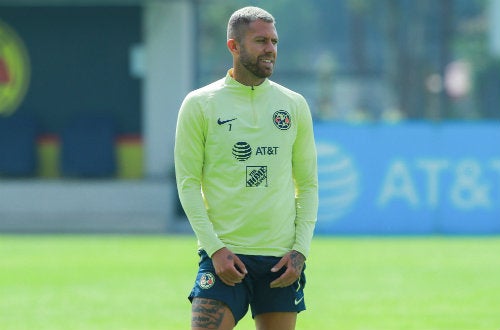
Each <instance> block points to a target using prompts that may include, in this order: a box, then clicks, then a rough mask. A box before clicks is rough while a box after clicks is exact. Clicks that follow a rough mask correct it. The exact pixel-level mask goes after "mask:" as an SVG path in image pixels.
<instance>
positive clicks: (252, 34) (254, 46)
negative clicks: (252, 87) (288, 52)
mask: <svg viewBox="0 0 500 330" xmlns="http://www.w3.org/2000/svg"><path fill="white" fill-rule="evenodd" d="M240 47H241V49H240V56H239V60H240V63H241V65H242V66H243V67H245V68H246V69H247V70H248V71H249V72H251V73H252V74H253V75H254V76H256V77H258V78H267V77H269V76H271V75H272V74H273V70H274V64H275V62H276V56H277V53H278V35H277V33H276V28H275V27H274V24H273V23H267V22H264V21H262V20H257V21H254V22H252V23H250V24H249V26H248V30H247V31H246V34H245V35H244V37H243V40H242V42H241V45H240Z"/></svg>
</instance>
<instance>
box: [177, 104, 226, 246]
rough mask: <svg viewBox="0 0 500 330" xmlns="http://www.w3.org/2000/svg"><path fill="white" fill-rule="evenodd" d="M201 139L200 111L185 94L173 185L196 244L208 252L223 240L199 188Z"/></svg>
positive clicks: (201, 162) (201, 116)
mask: <svg viewBox="0 0 500 330" xmlns="http://www.w3.org/2000/svg"><path fill="white" fill-rule="evenodd" d="M205 140H206V136H205V119H204V116H203V113H202V111H201V108H200V107H199V105H198V104H197V102H196V100H195V99H194V98H191V97H190V95H188V96H187V97H186V99H185V100H184V102H183V103H182V105H181V108H180V111H179V116H178V120H177V129H176V138H175V148H174V159H175V173H176V179H177V189H178V192H179V199H180V201H181V204H182V206H183V208H184V211H185V212H186V215H187V217H188V220H189V222H190V224H191V227H192V228H193V231H194V233H195V234H196V237H197V238H198V241H199V245H200V246H203V248H204V249H205V250H206V252H207V253H208V255H210V256H211V255H212V254H213V253H214V252H215V251H217V250H219V249H221V248H222V247H224V244H223V243H222V242H221V240H220V239H219V238H218V237H217V234H216V233H215V231H214V228H213V225H212V223H211V222H210V219H209V217H208V214H207V210H206V206H205V202H204V200H203V195H202V190H201V183H202V174H203V163H204V154H205Z"/></svg>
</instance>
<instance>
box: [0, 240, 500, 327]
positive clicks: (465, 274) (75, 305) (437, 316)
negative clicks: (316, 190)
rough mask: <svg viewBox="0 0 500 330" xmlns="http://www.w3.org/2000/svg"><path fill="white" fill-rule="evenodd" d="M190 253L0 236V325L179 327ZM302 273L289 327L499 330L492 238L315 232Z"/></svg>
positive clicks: (498, 248)
mask: <svg viewBox="0 0 500 330" xmlns="http://www.w3.org/2000/svg"><path fill="white" fill-rule="evenodd" d="M195 250H196V242H195V239H194V238H193V237H191V236H180V237H179V236H99V235H96V236H71V235H63V236H10V235H3V236H0V329H3V330H7V329H13V330H25V329H29V330H35V329H36V330H43V329H65V330H69V329H71V330H76V329H86V330H87V329H106V330H110V329H117V330H118V329H120V330H124V329H141V330H143V329H144V330H149V329H172V330H177V329H179V330H180V329H189V315H190V305H189V303H188V301H187V299H186V296H187V294H188V292H189V290H190V289H191V285H192V283H193V276H194V274H195V271H196V267H197V256H196V253H195ZM307 280H308V284H307V287H306V301H307V306H308V310H307V311H306V312H304V313H301V314H300V315H299V321H298V326H297V329H298V330H335V329H339V330H403V329H404V330H411V329H415V330H416V329H418V330H433V329H435V330H448V329H449V330H482V329H485V330H486V329H488V330H499V329H500V237H469V238H466V237H454V238H443V237H396V238H338V237H337V238H335V237H334V238H323V237H317V238H315V240H314V243H313V246H312V251H311V255H310V258H309V260H308V269H307ZM237 329H242V330H246V329H253V322H252V320H251V318H250V317H249V316H248V315H247V317H246V318H245V319H244V320H243V321H242V322H240V324H239V325H238V327H237Z"/></svg>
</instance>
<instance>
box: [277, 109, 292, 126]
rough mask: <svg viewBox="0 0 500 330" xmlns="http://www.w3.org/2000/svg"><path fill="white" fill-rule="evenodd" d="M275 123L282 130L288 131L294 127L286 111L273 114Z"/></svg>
mask: <svg viewBox="0 0 500 330" xmlns="http://www.w3.org/2000/svg"><path fill="white" fill-rule="evenodd" d="M273 123H274V125H275V126H276V127H278V128H279V129H280V130H287V129H289V128H290V126H292V119H291V117H290V114H289V113H288V112H286V111H285V110H278V111H276V112H275V113H274V114H273Z"/></svg>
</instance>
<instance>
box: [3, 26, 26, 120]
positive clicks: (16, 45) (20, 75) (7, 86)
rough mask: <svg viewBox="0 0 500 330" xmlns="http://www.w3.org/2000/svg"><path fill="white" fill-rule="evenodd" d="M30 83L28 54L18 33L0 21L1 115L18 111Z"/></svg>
mask: <svg viewBox="0 0 500 330" xmlns="http://www.w3.org/2000/svg"><path fill="white" fill-rule="evenodd" d="M29 81H30V62H29V57H28V52H27V51H26V47H25V46H24V43H23V41H22V40H21V38H20V37H19V36H18V35H17V33H16V32H15V31H14V30H13V29H12V28H11V27H9V26H8V25H7V24H6V23H4V22H2V21H1V20H0V115H3V116H7V115H10V114H12V113H13V112H14V111H16V110H17V108H18V107H19V105H20V104H21V102H22V101H23V99H24V96H25V95H26V92H27V90H28V86H29Z"/></svg>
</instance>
